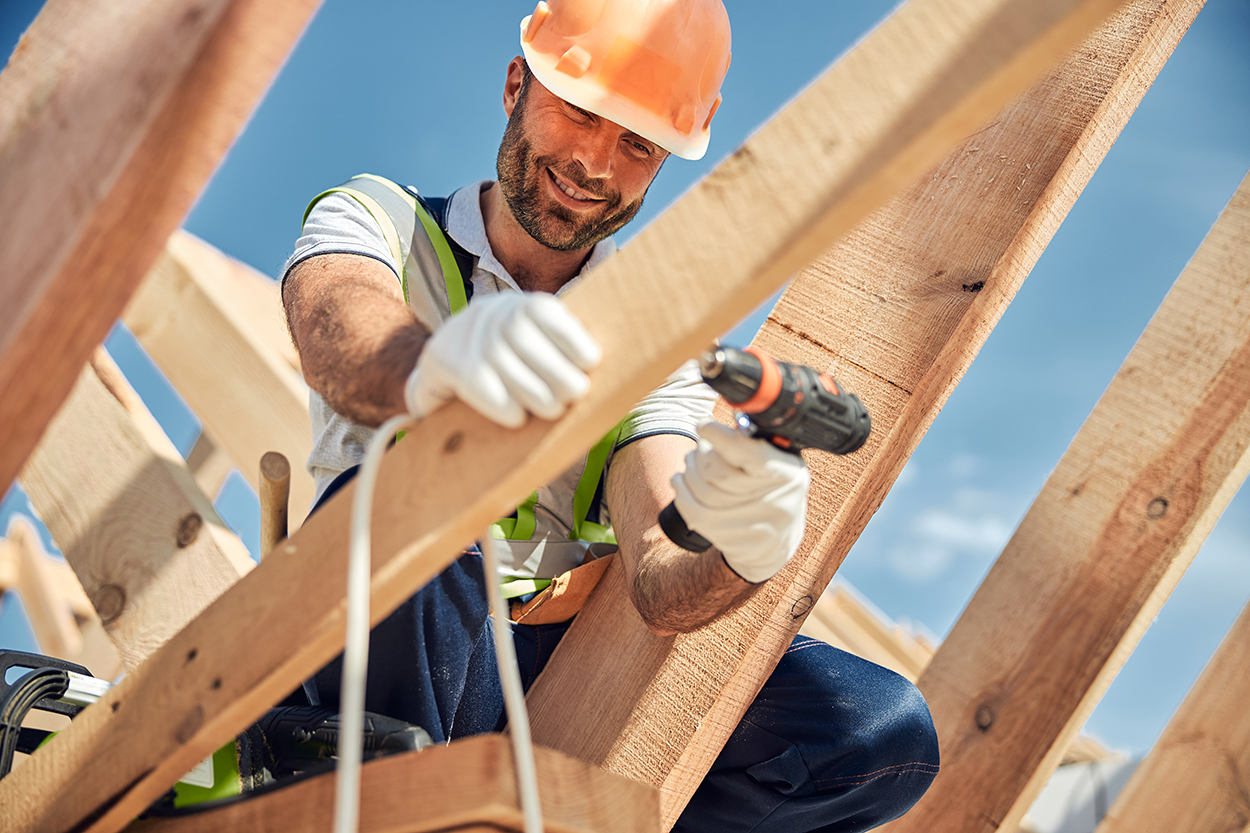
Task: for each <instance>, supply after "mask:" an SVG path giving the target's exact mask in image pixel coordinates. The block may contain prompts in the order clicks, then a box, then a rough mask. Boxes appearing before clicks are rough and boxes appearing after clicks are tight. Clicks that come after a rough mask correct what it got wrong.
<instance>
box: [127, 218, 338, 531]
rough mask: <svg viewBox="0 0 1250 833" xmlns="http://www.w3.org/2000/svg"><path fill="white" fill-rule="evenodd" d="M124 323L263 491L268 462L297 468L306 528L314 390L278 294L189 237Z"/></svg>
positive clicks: (167, 256) (160, 267)
mask: <svg viewBox="0 0 1250 833" xmlns="http://www.w3.org/2000/svg"><path fill="white" fill-rule="evenodd" d="M122 320H123V321H124V322H125V323H126V326H127V327H129V328H130V330H131V332H133V333H134V334H135V337H136V338H137V339H138V340H139V343H140V344H141V345H143V349H144V350H146V351H147V353H148V355H149V356H151V357H152V360H153V361H154V362H156V365H157V367H159V368H160V369H161V372H162V373H164V374H165V376H166V377H168V379H169V381H170V382H171V383H172V384H173V385H174V387H175V388H177V389H178V392H179V393H180V394H181V395H182V397H183V399H185V400H186V402H187V404H188V405H190V406H191V410H193V411H195V414H196V416H198V417H199V418H200V420H201V421H202V422H203V424H204V426H205V427H206V429H207V430H208V432H209V433H210V434H211V435H212V437H213V438H214V439H215V440H216V441H217V442H218V443H219V444H220V445H221V448H222V449H223V450H224V451H225V452H226V455H227V456H228V457H229V458H230V459H231V460H233V461H234V464H235V466H236V467H237V468H238V470H239V473H240V474H242V475H243V477H244V478H245V479H246V480H247V482H248V483H250V484H251V486H252V488H253V489H255V490H256V491H257V492H258V493H259V491H260V482H259V479H258V477H257V472H258V466H259V465H260V458H261V457H262V456H263V455H264V454H265V452H268V451H277V452H280V453H281V454H282V455H283V456H285V457H286V458H287V459H288V460H290V461H292V462H293V463H294V464H295V465H294V466H293V468H294V469H295V470H294V471H292V473H291V516H292V519H293V520H294V521H295V522H296V523H298V522H299V521H301V520H303V518H304V515H306V514H307V512H308V510H309V508H311V506H312V501H313V480H312V477H311V476H310V475H309V474H308V472H307V471H306V470H305V469H304V466H303V463H304V461H305V460H307V459H308V455H309V453H310V452H311V451H312V437H311V435H310V433H309V432H310V430H311V429H310V427H309V421H308V388H307V387H305V385H304V383H303V380H301V379H300V376H299V373H297V372H296V371H295V370H294V369H293V368H292V366H291V362H292V361H294V360H295V359H294V356H295V351H294V348H292V346H291V340H290V338H289V337H288V336H287V333H286V325H285V324H284V323H283V313H282V304H281V301H280V300H279V298H278V290H277V284H275V283H274V282H273V281H271V280H269V279H268V278H266V277H264V276H263V275H261V274H259V273H258V272H256V271H254V270H252V269H250V268H249V267H247V266H244V265H243V264H242V263H239V262H238V261H236V260H233V259H231V258H228V257H226V256H225V255H223V254H222V253H221V252H220V251H218V250H217V249H215V248H213V247H212V246H210V245H208V244H207V243H205V242H204V241H202V240H200V239H198V238H196V237H193V236H192V235H190V234H187V233H186V232H182V231H180V232H177V233H175V234H174V235H173V236H172V237H170V238H169V242H168V244H167V246H166V249H165V253H164V254H163V255H162V256H161V258H160V259H159V260H158V261H157V263H156V266H155V267H153V269H152V271H151V273H150V274H149V275H148V278H147V279H146V280H145V281H144V283H143V285H142V286H141V287H140V288H139V291H138V292H136V293H135V297H134V299H133V300H132V301H131V303H130V305H129V306H128V307H127V308H126V311H125V313H124V314H123V316H122ZM205 356H212V357H213V359H212V361H206V360H205V358H204V357H205Z"/></svg>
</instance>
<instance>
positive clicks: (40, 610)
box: [0, 518, 122, 730]
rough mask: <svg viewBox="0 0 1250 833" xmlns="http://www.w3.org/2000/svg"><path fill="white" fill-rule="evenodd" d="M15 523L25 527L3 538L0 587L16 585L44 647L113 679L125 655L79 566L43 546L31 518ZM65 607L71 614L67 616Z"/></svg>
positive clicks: (49, 652) (14, 523)
mask: <svg viewBox="0 0 1250 833" xmlns="http://www.w3.org/2000/svg"><path fill="white" fill-rule="evenodd" d="M16 525H20V526H24V527H26V529H25V530H22V531H19V532H18V534H17V535H14V536H11V537H9V538H0V593H3V592H4V591H5V590H13V591H15V592H16V593H17V594H18V596H20V597H21V598H22V602H23V607H24V608H25V609H26V613H27V619H28V620H29V622H30V625H31V630H32V631H34V634H35V641H36V642H38V643H39V650H40V651H41V652H43V653H45V654H50V655H52V656H55V657H60V658H61V659H67V660H69V661H70V662H76V663H78V664H79V665H82V666H84V667H86V668H87V670H89V671H90V672H91V673H92V674H94V675H95V676H97V677H100V678H101V679H105V680H111V679H113V678H114V677H116V676H117V675H118V673H119V672H120V671H121V670H122V664H121V658H120V657H118V655H117V650H116V649H115V648H114V647H113V643H112V642H111V641H110V640H109V638H108V635H107V634H105V632H104V626H103V625H101V624H100V618H99V617H98V616H96V614H95V609H94V608H92V606H91V602H90V601H89V600H88V599H87V594H86V593H85V592H83V589H82V585H81V584H79V583H78V578H77V577H76V576H75V575H74V571H73V570H71V569H70V568H69V565H68V564H66V563H65V562H64V561H61V560H59V559H54V558H53V557H52V556H51V555H49V554H48V553H46V552H44V549H43V544H42V543H41V542H40V540H39V536H38V534H37V533H35V532H34V530H33V529H30V524H29V523H28V522H26V521H25V520H19V519H17V518H14V519H12V520H11V521H10V527H11V528H12V527H14V526H16ZM62 610H66V611H68V612H69V616H68V617H62V614H61V611H62ZM50 629H51V635H49V630H50ZM44 728H46V727H44ZM56 728H57V729H58V730H59V729H61V728H64V727H63V726H61V725H59V724H58V725H57V726H56Z"/></svg>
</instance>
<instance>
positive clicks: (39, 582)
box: [6, 515, 83, 659]
mask: <svg viewBox="0 0 1250 833" xmlns="http://www.w3.org/2000/svg"><path fill="white" fill-rule="evenodd" d="M6 537H7V538H8V539H9V541H11V542H12V544H13V547H14V549H16V550H17V556H18V570H19V576H18V592H19V593H20V594H21V596H22V605H23V607H25V608H26V617H27V618H28V619H29V620H30V627H31V630H33V631H34V632H35V639H36V641H38V642H39V650H40V651H42V652H43V653H45V654H49V655H51V656H54V657H63V658H67V659H68V658H69V657H72V656H76V655H77V654H79V653H81V651H82V647H83V646H82V635H81V634H80V633H79V632H78V624H77V623H76V622H75V621H74V614H73V611H72V610H71V609H70V606H69V602H68V601H66V599H65V598H64V597H63V596H62V595H61V593H60V592H59V588H58V587H57V584H56V580H55V579H54V578H53V577H52V571H51V570H50V569H48V554H47V553H45V552H44V551H43V544H42V543H41V542H40V541H39V532H38V531H37V530H36V529H35V527H34V524H32V523H31V522H30V521H28V520H27V519H26V518H23V517H21V516H20V515H18V516H14V517H13V519H12V520H11V521H10V522H9V531H8V534H7V536H6Z"/></svg>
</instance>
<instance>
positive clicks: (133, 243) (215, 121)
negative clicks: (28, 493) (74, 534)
mask: <svg viewBox="0 0 1250 833" xmlns="http://www.w3.org/2000/svg"><path fill="white" fill-rule="evenodd" d="M317 5H318V2H317V0H280V1H279V0H128V2H125V3H113V2H107V0H50V2H48V3H47V4H46V5H45V6H44V7H43V10H42V11H41V12H40V13H39V16H38V17H37V18H36V19H35V22H34V23H33V24H32V26H31V27H30V30H29V31H28V32H27V33H26V35H25V36H24V37H23V38H22V40H21V42H20V43H19V44H18V47H17V50H16V51H15V52H14V55H13V58H12V60H11V61H10V62H9V65H8V67H7V68H6V69H5V70H4V72H3V73H2V74H0V135H3V136H4V141H3V142H0V297H3V298H4V301H5V302H4V303H3V304H0V424H2V425H4V426H5V439H4V441H3V443H0V484H3V485H4V486H7V484H9V483H10V482H11V481H12V480H13V478H14V476H16V474H17V472H18V470H19V469H20V468H21V466H22V464H23V462H24V461H25V460H26V457H27V455H28V454H29V453H30V451H31V450H32V449H33V448H34V447H35V444H36V443H37V442H38V440H39V437H40V435H41V434H42V432H43V430H44V427H45V426H46V425H47V423H48V421H49V420H50V419H51V418H52V416H53V414H54V413H56V409H57V408H58V407H59V406H60V404H61V402H62V401H63V400H64V398H65V396H67V395H68V393H69V391H70V389H71V388H72V387H73V385H74V382H75V380H76V379H77V378H78V374H79V371H81V369H82V366H83V364H84V363H85V362H86V360H87V358H88V356H89V355H90V353H91V350H92V349H93V348H94V347H95V346H96V345H97V344H99V343H100V342H101V341H103V340H104V337H105V335H106V334H107V333H108V330H109V328H110V327H111V326H112V325H113V322H114V321H115V320H116V318H117V316H118V314H119V313H120V312H121V311H122V308H123V307H124V306H125V304H126V301H127V299H128V298H129V297H130V294H131V293H132V292H133V291H134V288H135V287H136V286H137V285H138V283H139V281H140V279H141V278H142V277H143V275H144V273H145V272H146V271H147V270H148V268H149V267H150V266H151V265H152V263H153V262H154V261H155V260H156V257H157V255H158V254H159V253H160V249H161V247H162V246H163V245H164V244H165V240H166V238H168V237H169V235H170V233H171V232H173V231H174V229H175V228H177V226H178V224H179V223H180V222H181V220H182V218H183V216H184V215H185V213H186V211H187V209H188V208H189V207H190V206H191V203H192V201H193V200H194V199H195V197H196V195H197V194H199V192H200V189H201V188H203V186H204V183H205V182H207V180H208V177H209V176H210V175H211V174H212V172H213V171H214V170H215V169H216V167H217V165H218V163H219V162H220V161H221V158H222V156H223V155H224V154H225V152H226V150H227V148H229V146H230V144H231V143H232V142H233V141H234V139H235V137H236V135H237V134H238V132H239V130H240V129H241V128H242V127H243V124H244V122H245V121H246V119H247V117H248V116H249V115H250V114H251V112H252V109H253V107H254V106H255V104H256V102H257V101H259V99H260V97H261V95H262V94H263V93H264V91H265V89H266V88H267V87H268V86H269V83H270V81H271V80H272V78H273V77H274V74H275V73H276V72H277V70H278V67H279V66H281V64H282V62H283V61H284V60H285V59H286V56H287V53H288V52H289V51H290V49H291V46H292V45H293V44H294V42H295V40H296V39H297V38H298V37H299V35H300V33H301V32H302V31H303V29H304V26H305V25H306V24H307V22H308V20H309V18H310V17H311V15H312V13H313V11H314V10H315V9H316V7H317Z"/></svg>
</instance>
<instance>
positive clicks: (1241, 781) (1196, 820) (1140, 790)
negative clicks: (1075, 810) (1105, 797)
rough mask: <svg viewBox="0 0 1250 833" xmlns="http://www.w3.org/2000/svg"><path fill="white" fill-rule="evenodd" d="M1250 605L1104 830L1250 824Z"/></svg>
mask: <svg viewBox="0 0 1250 833" xmlns="http://www.w3.org/2000/svg"><path fill="white" fill-rule="evenodd" d="M1247 691H1250V607H1247V608H1246V609H1245V610H1243V611H1242V613H1241V616H1239V617H1238V618H1237V621H1236V622H1235V623H1234V624H1233V627H1232V629H1231V630H1230V631H1229V632H1228V636H1226V637H1225V638H1224V641H1223V642H1222V643H1221V644H1220V647H1219V649H1218V650H1217V651H1216V652H1215V656H1214V657H1212V658H1211V662H1210V663H1208V664H1207V667H1206V669H1205V670H1204V671H1203V672H1202V676H1200V677H1199V678H1198V682H1196V683H1195V684H1194V687H1193V688H1192V689H1191V690H1190V692H1189V694H1188V696H1186V697H1185V702H1183V703H1181V706H1180V708H1179V709H1177V710H1176V714H1175V715H1174V716H1173V717H1172V720H1171V721H1170V722H1169V723H1168V725H1167V728H1166V729H1164V730H1163V734H1162V736H1160V738H1159V740H1158V742H1157V743H1155V746H1154V749H1153V750H1151V752H1150V754H1149V755H1147V756H1146V759H1145V760H1144V761H1142V763H1141V765H1140V766H1138V767H1137V770H1136V771H1135V772H1134V773H1133V777H1132V778H1131V779H1129V782H1128V784H1126V785H1125V787H1124V789H1123V790H1121V791H1120V794H1119V796H1117V797H1116V800H1115V803H1114V804H1112V805H1111V810H1110V812H1108V813H1107V816H1106V818H1104V819H1103V821H1102V824H1100V825H1099V826H1098V831H1097V833H1176V831H1185V833H1226V831H1229V830H1234V831H1240V830H1244V829H1245V828H1246V827H1247V825H1250V709H1247V708H1246V692H1247Z"/></svg>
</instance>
